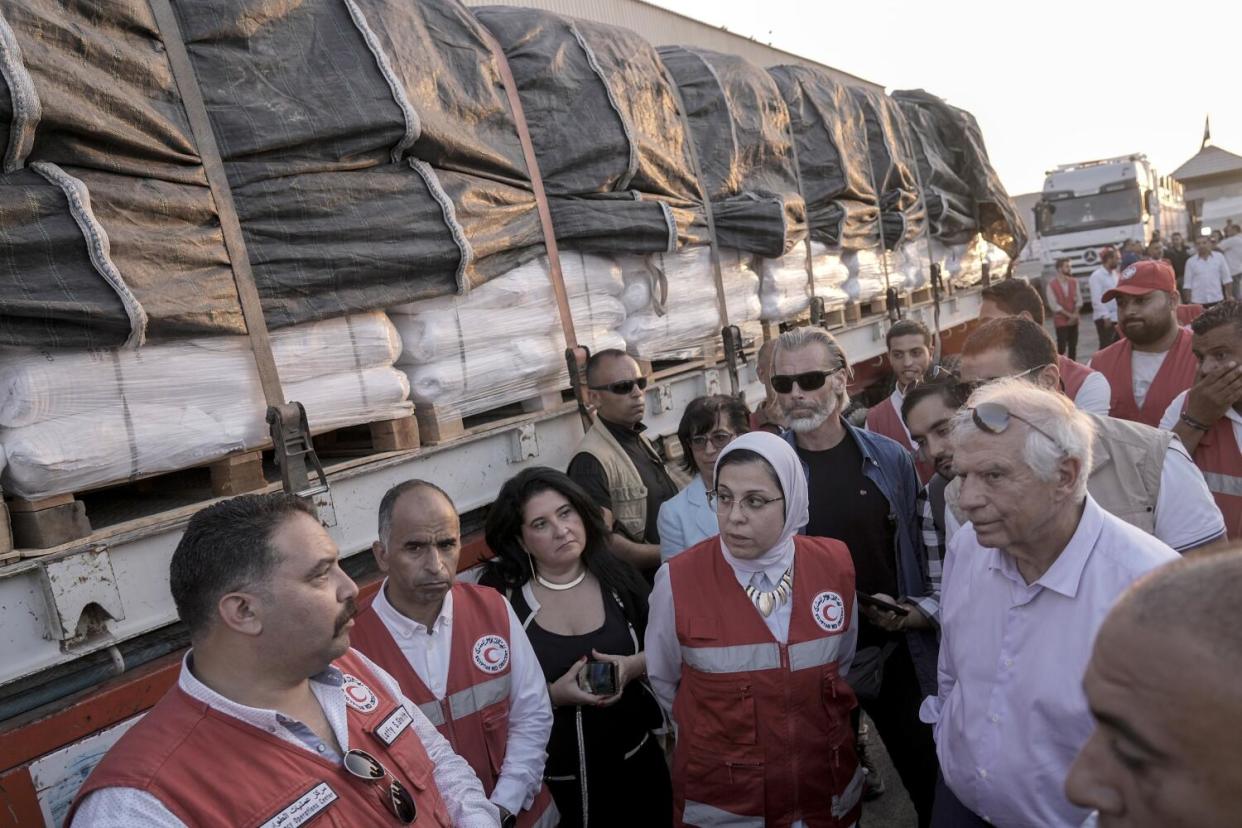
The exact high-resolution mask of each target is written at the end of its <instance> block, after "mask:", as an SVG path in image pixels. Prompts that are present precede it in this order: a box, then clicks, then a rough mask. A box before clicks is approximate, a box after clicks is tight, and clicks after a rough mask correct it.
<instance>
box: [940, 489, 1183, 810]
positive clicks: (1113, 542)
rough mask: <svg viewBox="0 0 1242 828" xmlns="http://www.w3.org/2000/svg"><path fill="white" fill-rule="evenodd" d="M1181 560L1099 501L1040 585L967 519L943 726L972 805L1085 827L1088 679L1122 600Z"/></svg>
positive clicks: (956, 575) (945, 641) (945, 652)
mask: <svg viewBox="0 0 1242 828" xmlns="http://www.w3.org/2000/svg"><path fill="white" fill-rule="evenodd" d="M1176 559H1177V553H1175V552H1174V551H1173V550H1172V549H1170V548H1169V547H1168V546H1166V545H1165V544H1163V543H1161V542H1160V541H1158V540H1156V539H1155V538H1153V537H1152V536H1150V535H1148V534H1146V533H1144V532H1142V531H1140V530H1139V529H1136V528H1135V527H1133V526H1130V525H1129V524H1127V523H1125V522H1123V521H1122V520H1120V519H1119V518H1116V517H1113V516H1112V515H1110V514H1108V513H1107V512H1105V511H1104V510H1103V509H1101V508H1100V506H1099V505H1098V504H1097V503H1096V502H1095V501H1094V500H1093V499H1092V498H1091V497H1090V496H1088V497H1087V498H1086V504H1085V506H1084V509H1083V514H1082V517H1081V519H1080V520H1079V523H1078V528H1077V529H1076V530H1075V532H1074V535H1073V537H1071V538H1070V541H1069V543H1068V544H1067V545H1066V547H1065V549H1064V550H1063V551H1062V552H1061V555H1060V556H1059V557H1058V558H1057V559H1056V561H1054V562H1053V564H1052V566H1051V567H1049V568H1048V571H1047V572H1045V573H1044V574H1043V575H1042V576H1041V577H1040V578H1039V579H1038V580H1036V581H1035V582H1034V583H1030V584H1028V583H1027V582H1026V581H1025V579H1024V578H1023V577H1022V575H1021V574H1020V573H1019V571H1018V567H1017V564H1016V563H1015V562H1014V559H1013V558H1011V557H1010V556H1009V555H1008V554H1005V553H1003V552H1001V551H999V550H996V549H989V548H987V547H984V546H982V545H981V544H980V543H979V541H978V539H977V538H976V536H975V531H974V526H973V525H972V524H969V523H967V524H966V525H965V526H963V527H962V529H961V530H960V531H959V532H958V533H957V534H956V535H955V536H954V538H953V541H952V543H951V544H950V550H949V554H948V555H947V556H946V560H945V570H944V585H943V591H942V593H941V604H940V607H941V609H940V621H941V626H940V631H941V632H940V634H941V642H940V662H939V669H938V692H937V695H935V696H929V697H928V698H927V699H926V700H924V702H923V707H922V709H921V710H920V716H921V718H922V719H923V721H925V722H928V723H930V724H932V725H933V726H934V730H935V737H936V752H937V755H938V756H939V757H940V768H941V771H942V773H943V774H944V778H945V782H946V783H947V784H948V785H949V787H950V788H951V789H952V790H953V793H954V794H956V795H957V797H958V798H959V799H960V800H961V801H962V804H964V805H965V806H966V807H967V808H969V809H970V810H972V811H974V812H975V813H976V814H978V815H979V816H980V817H983V818H985V819H988V820H990V821H991V822H992V823H993V824H995V825H1003V826H1007V827H1008V828H1062V826H1063V827H1064V828H1078V826H1080V825H1082V822H1083V820H1084V819H1085V818H1086V816H1087V811H1085V810H1083V809H1081V808H1077V807H1075V806H1073V805H1071V804H1070V802H1069V801H1068V800H1067V799H1066V798H1065V790H1064V788H1065V779H1066V776H1067V775H1068V773H1069V767H1070V764H1071V763H1072V762H1073V760H1074V757H1075V756H1076V755H1077V753H1078V750H1079V748H1081V747H1082V745H1083V743H1085V742H1086V740H1087V738H1088V737H1089V736H1090V735H1091V731H1092V729H1093V728H1094V727H1095V724H1094V721H1093V720H1092V717H1091V713H1090V712H1089V710H1088V709H1087V700H1086V697H1085V696H1084V695H1083V690H1082V677H1083V674H1084V673H1085V671H1086V667H1087V662H1088V660H1089V659H1090V657H1091V647H1092V643H1093V642H1094V640H1095V634H1096V632H1097V631H1098V630H1099V627H1100V624H1102V623H1103V621H1104V617H1105V616H1106V615H1107V614H1108V611H1109V609H1110V608H1111V607H1112V605H1113V603H1114V602H1115V601H1116V599H1117V597H1118V596H1119V595H1120V594H1121V593H1122V592H1123V591H1124V590H1125V589H1126V588H1127V587H1128V586H1129V585H1130V584H1131V583H1133V582H1134V581H1135V580H1136V579H1137V578H1139V577H1141V576H1142V575H1143V574H1145V573H1146V572H1148V571H1150V570H1152V569H1155V568H1156V567H1159V566H1162V565H1164V564H1166V563H1169V562H1170V561H1174V560H1176Z"/></svg>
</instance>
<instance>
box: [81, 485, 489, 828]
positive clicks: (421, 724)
mask: <svg viewBox="0 0 1242 828" xmlns="http://www.w3.org/2000/svg"><path fill="white" fill-rule="evenodd" d="M169 569H170V571H169V582H170V587H171V590H172V596H173V600H174V602H175V603H176V606H177V613H178V615H180V617H181V620H182V621H183V622H184V623H185V625H186V627H187V628H188V629H189V633H190V644H191V649H190V652H189V653H187V654H186V656H185V659H184V661H183V663H182V666H181V674H180V676H179V678H178V680H177V684H176V685H175V686H174V687H173V688H172V689H171V690H169V691H168V693H167V694H165V696H164V697H163V698H162V699H161V700H160V701H159V702H158V703H157V704H156V705H155V707H153V708H152V709H151V710H150V711H148V712H147V713H146V714H145V715H144V716H143V718H142V719H141V721H139V722H138V723H137V724H135V725H134V726H133V727H131V728H130V729H129V731H128V732H126V733H125V735H124V736H122V737H121V739H120V741H118V742H117V743H116V744H115V745H114V746H113V747H112V749H111V750H109V751H108V753H107V755H106V756H105V757H104V759H103V761H102V762H101V763H100V764H99V765H98V766H97V767H96V768H95V770H94V772H93V773H92V774H91V775H90V776H89V777H88V778H87V780H86V783H85V784H84V785H83V786H82V788H81V789H80V790H79V791H78V794H77V796H76V798H75V799H74V801H73V804H72V805H71V806H70V810H69V815H68V818H67V823H69V824H72V825H76V826H91V828H100V827H101V826H102V827H103V828H149V827H150V826H183V825H302V824H305V823H307V822H310V821H311V820H313V819H316V818H317V817H321V816H324V815H327V816H328V820H327V821H329V822H332V823H333V824H338V825H375V826H380V825H392V826H397V825H408V824H411V823H413V822H414V821H415V820H417V819H418V818H419V816H420V815H422V817H423V821H422V824H427V823H429V822H434V823H436V824H439V825H448V824H451V825H456V826H471V828H474V827H475V826H477V828H494V826H496V825H498V824H499V816H498V814H497V811H496V808H495V806H493V805H492V804H491V803H490V802H488V801H487V798H486V797H485V796H484V794H483V787H482V785H480V784H479V780H478V778H477V777H476V776H475V775H474V772H473V771H472V770H471V769H470V766H469V765H467V764H466V762H465V760H464V759H462V758H461V757H460V756H458V755H457V754H455V753H454V752H453V749H452V748H451V747H450V746H449V744H448V742H447V741H445V740H444V738H443V737H442V736H440V734H439V733H437V732H436V730H435V728H434V727H433V726H432V724H431V722H429V721H428V720H427V717H426V716H424V715H423V714H422V712H421V711H420V710H419V709H418V707H417V706H416V705H415V704H414V703H413V702H411V701H409V700H408V699H407V698H405V697H404V696H403V695H402V694H401V691H400V688H398V686H397V683H396V681H395V680H394V679H393V678H392V676H390V675H388V673H386V672H384V671H383V670H381V669H380V668H379V667H377V666H376V665H375V664H374V663H373V662H372V661H370V660H369V659H368V658H366V657H365V656H363V655H362V654H361V653H358V652H357V651H355V650H351V649H350V647H349V630H350V628H351V627H352V626H353V617H354V615H355V614H356V606H355V599H356V597H357V595H358V588H357V587H356V586H355V585H354V582H353V581H352V580H350V578H349V576H348V575H346V574H345V573H344V572H343V571H342V570H341V567H340V563H339V552H338V550H337V547H336V544H335V543H334V542H333V541H332V538H331V537H330V536H329V535H328V533H327V531H326V530H325V529H324V528H323V526H322V525H320V523H319V520H318V518H317V517H316V515H315V511H314V507H312V506H310V505H308V504H307V503H306V502H305V501H303V500H301V499H300V498H297V497H294V496H293V495H288V494H283V493H277V494H270V495H243V496H241V497H237V498H234V499H232V500H225V501H221V502H219V503H215V504H212V505H211V506H208V507H207V508H205V509H203V510H201V511H200V512H198V513H197V514H196V515H194V517H193V518H191V519H190V522H189V524H188V525H187V526H186V529H185V534H184V535H183V536H182V539H181V541H180V543H178V544H177V549H176V551H174V552H173V557H172V562H171V565H170V568H169ZM320 821H324V820H320Z"/></svg>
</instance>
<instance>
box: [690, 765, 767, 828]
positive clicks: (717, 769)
mask: <svg viewBox="0 0 1242 828" xmlns="http://www.w3.org/2000/svg"><path fill="white" fill-rule="evenodd" d="M685 779H686V787H685V803H686V804H685V809H686V813H685V814H684V817H689V816H690V815H691V813H692V812H693V807H694V806H693V803H696V802H699V803H705V804H708V805H710V806H711V807H712V808H716V809H719V810H721V811H726V812H728V813H730V814H737V815H739V816H752V817H762V816H763V803H764V802H765V788H766V782H765V780H764V767H763V762H762V761H761V760H759V759H758V758H755V759H753V760H747V759H741V758H737V759H729V758H724V757H721V756H702V755H696V754H692V755H690V757H689V758H688V759H687V761H686V777H685ZM684 817H683V819H684ZM687 824H696V823H693V822H688V823H687Z"/></svg>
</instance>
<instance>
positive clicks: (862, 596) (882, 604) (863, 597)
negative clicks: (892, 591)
mask: <svg viewBox="0 0 1242 828" xmlns="http://www.w3.org/2000/svg"><path fill="white" fill-rule="evenodd" d="M858 603H860V604H866V605H867V606H869V607H875V608H876V609H882V610H888V611H889V612H894V613H896V614H898V615H909V614H910V610H909V609H907V608H906V607H903V606H902V605H901V604H894V603H891V602H889V601H885V600H884V599H883V598H876V597H875V596H874V595H868V594H867V593H865V592H859V593H858Z"/></svg>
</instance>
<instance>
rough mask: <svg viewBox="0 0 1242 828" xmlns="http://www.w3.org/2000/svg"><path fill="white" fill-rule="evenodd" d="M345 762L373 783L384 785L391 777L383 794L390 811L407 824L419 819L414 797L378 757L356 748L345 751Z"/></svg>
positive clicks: (351, 770)
mask: <svg viewBox="0 0 1242 828" xmlns="http://www.w3.org/2000/svg"><path fill="white" fill-rule="evenodd" d="M343 762H344V764H345V770H347V771H349V772H350V773H352V774H353V775H354V776H356V777H358V778H359V779H361V780H363V781H365V782H369V783H371V784H372V785H380V786H383V783H384V780H385V779H391V780H392V782H391V783H390V784H389V785H388V789H387V790H386V791H384V794H383V795H382V796H381V799H383V801H384V806H385V807H386V808H388V812H389V813H391V814H392V815H393V816H395V817H396V818H397V819H399V820H400V821H401V822H402V823H404V824H406V825H409V824H410V823H411V822H413V821H414V820H416V819H418V805H416V804H415V802H414V797H412V796H410V792H409V791H407V790H406V789H405V786H404V785H402V784H401V783H400V782H398V781H397V777H395V776H393V775H392V774H391V773H389V772H388V768H386V767H384V766H383V765H382V764H380V761H379V760H378V759H376V758H375V757H374V756H372V755H371V754H369V753H367V752H366V751H365V750H358V749H357V748H355V749H353V750H347V751H345V756H344V758H343Z"/></svg>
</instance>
